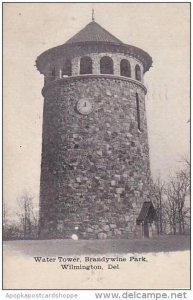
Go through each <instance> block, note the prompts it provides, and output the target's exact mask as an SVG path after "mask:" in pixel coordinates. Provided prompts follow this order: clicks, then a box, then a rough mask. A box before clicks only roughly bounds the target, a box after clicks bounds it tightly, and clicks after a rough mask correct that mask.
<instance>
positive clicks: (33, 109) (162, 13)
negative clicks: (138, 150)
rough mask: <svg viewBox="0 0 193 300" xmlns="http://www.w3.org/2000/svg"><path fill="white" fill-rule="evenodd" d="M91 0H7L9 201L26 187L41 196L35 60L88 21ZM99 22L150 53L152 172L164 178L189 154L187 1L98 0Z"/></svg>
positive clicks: (6, 178) (6, 158) (40, 108)
mask: <svg viewBox="0 0 193 300" xmlns="http://www.w3.org/2000/svg"><path fill="white" fill-rule="evenodd" d="M92 6H93V4H90V3H84V4H72V3H71V4H64V3H56V4H50V3H47V4H45V3H44V4H40V3H36V4H35V3H33V4H30V3H23V4H19V3H18V4H4V185H5V188H4V201H5V202H6V203H8V205H9V206H10V207H14V206H15V203H16V198H17V197H18V196H19V195H20V194H21V193H22V191H23V190H24V189H26V190H29V191H31V192H32V193H33V194H34V195H36V198H37V199H38V194H39V181H40V161H41V139H42V111H43V97H42V95H41V89H42V87H43V76H42V75H40V74H39V72H38V71H37V70H36V67H35V60H36V58H37V56H38V55H39V54H41V53H42V52H43V51H45V50H47V49H49V48H52V47H55V46H58V45H61V44H63V43H64V42H65V41H67V40H68V39H69V38H70V37H72V36H73V35H74V34H76V33H77V32H78V31H79V30H81V29H82V28H83V27H84V26H85V25H87V24H88V23H89V22H90V21H91V10H92ZM94 8H95V20H96V22H98V23H99V24H100V25H101V26H103V27H104V28H105V29H107V30H108V31H109V32H111V33H112V34H113V35H115V36H116V37H117V38H119V39H120V40H122V41H123V42H124V43H127V44H131V45H135V46H137V47H139V48H142V49H143V50H145V51H147V52H148V53H149V54H150V55H151V56H152V58H153V67H152V68H151V69H150V71H149V72H147V73H146V75H145V85H146V86H147V88H148V94H147V96H146V109H147V118H148V132H149V145H150V159H151V171H152V175H153V176H154V177H156V176H157V175H158V174H159V173H160V174H161V176H162V177H163V178H167V177H168V176H169V174H170V173H171V172H173V171H174V170H176V169H178V168H180V167H181V163H180V162H179V161H180V160H181V156H183V155H188V153H189V124H190V123H187V121H188V120H189V102H190V99H189V93H190V91H189V4H188V3H184V4H183V3H178V4H172V3H165V4H158V3H156V4H150V3H143V4H140V3H138V4H132V3H123V4H117V3H116V4H115V3H114V4H113V3H110V4H94Z"/></svg>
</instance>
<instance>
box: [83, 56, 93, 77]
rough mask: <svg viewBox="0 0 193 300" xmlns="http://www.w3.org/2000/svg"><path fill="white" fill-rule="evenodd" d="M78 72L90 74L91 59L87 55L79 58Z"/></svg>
mask: <svg viewBox="0 0 193 300" xmlns="http://www.w3.org/2000/svg"><path fill="white" fill-rule="evenodd" d="M80 74H92V59H91V58H90V57H88V56H85V57H82V58H81V60H80Z"/></svg>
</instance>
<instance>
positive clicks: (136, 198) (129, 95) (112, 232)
mask: <svg viewBox="0 0 193 300" xmlns="http://www.w3.org/2000/svg"><path fill="white" fill-rule="evenodd" d="M136 93H138V96H139V103H140V121H141V131H139V130H138V126H137V109H136ZM43 94H44V97H45V102H44V127H43V146H42V166H41V191H40V228H41V232H40V237H42V238H66V237H70V236H71V235H72V234H73V233H76V234H77V235H78V236H79V238H87V239H90V238H129V237H130V236H133V235H137V234H138V229H136V228H137V227H136V218H137V216H138V214H139V211H140V208H141V206H142V204H143V202H144V201H145V200H146V201H147V199H148V190H149V182H150V166H149V150H148V137H147V124H146V112H145V90H144V88H143V87H142V85H140V84H138V83H137V82H133V81H132V80H129V79H128V80H123V79H121V78H120V77H117V78H116V77H110V76H95V77H92V76H82V77H81V78H80V77H77V78H75V77H74V78H73V77H71V78H67V79H61V80H58V81H55V82H53V83H51V84H50V85H47V87H45V88H44V90H43ZM83 98H86V99H90V101H92V102H93V106H94V108H93V111H92V112H91V113H90V114H89V115H81V114H80V113H79V112H78V111H77V109H76V105H77V102H78V100H80V99H83Z"/></svg>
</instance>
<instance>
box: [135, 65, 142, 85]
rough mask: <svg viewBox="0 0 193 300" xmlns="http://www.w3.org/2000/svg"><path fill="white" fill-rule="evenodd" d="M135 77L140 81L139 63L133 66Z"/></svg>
mask: <svg viewBox="0 0 193 300" xmlns="http://www.w3.org/2000/svg"><path fill="white" fill-rule="evenodd" d="M135 79H136V80H138V81H141V69H140V66H139V65H136V66H135Z"/></svg>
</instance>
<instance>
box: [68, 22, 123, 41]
mask: <svg viewBox="0 0 193 300" xmlns="http://www.w3.org/2000/svg"><path fill="white" fill-rule="evenodd" d="M84 42H108V43H115V44H122V42H121V41H120V40H119V39H117V38H116V37H115V36H113V35H112V34H111V33H109V32H108V31H107V30H106V29H104V28H103V27H101V26H100V25H99V24H98V23H96V22H95V21H92V22H90V23H89V24H87V25H86V26H85V27H84V28H83V29H82V30H80V31H79V32H78V33H77V34H75V35H74V36H73V37H72V38H70V39H69V40H68V41H67V42H66V43H65V44H74V43H84Z"/></svg>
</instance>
